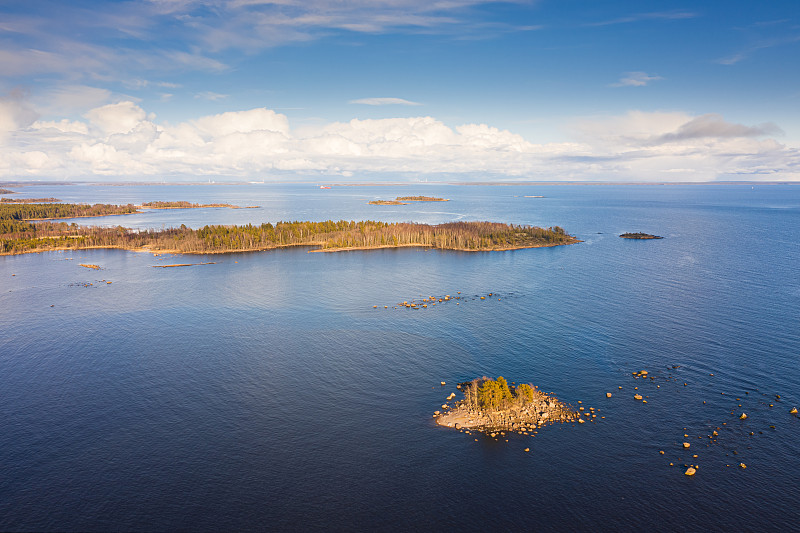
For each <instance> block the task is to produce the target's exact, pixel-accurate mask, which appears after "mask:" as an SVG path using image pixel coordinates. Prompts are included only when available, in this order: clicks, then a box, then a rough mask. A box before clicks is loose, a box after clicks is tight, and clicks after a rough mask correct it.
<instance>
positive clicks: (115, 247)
mask: <svg viewBox="0 0 800 533" xmlns="http://www.w3.org/2000/svg"><path fill="white" fill-rule="evenodd" d="M581 242H583V241H581V240H578V239H575V240H574V241H572V242H565V243H557V244H536V245H531V246H515V247H509V248H497V247H495V248H477V249H476V248H436V247H434V246H433V245H432V244H414V243H410V244H396V245H395V244H387V245H377V246H351V247H346V248H321V247H322V246H323V244H322V243H313V242H311V243H290V244H280V245H275V246H269V247H264V248H241V249H236V250H206V251H181V250H175V249H156V248H150V247H149V246H139V247H130V248H128V247H125V246H118V245H111V244H109V245H104V246H77V247H73V246H59V247H56V248H36V249H30V250H23V251H20V252H0V256H12V255H23V254H40V253H43V252H61V251H79V250H125V251H128V252H136V253H141V252H146V253H152V254H174V255H219V254H238V253H247V252H269V251H272V250H278V249H282V248H290V247H295V246H306V247H315V246H316V247H320V248H317V249H314V250H309V251H308V253H331V252H358V251H364V250H384V249H393V248H433V249H436V250H443V251H450V252H507V251H512V250H525V249H528V248H553V247H556V246H569V245H571V244H578V243H581Z"/></svg>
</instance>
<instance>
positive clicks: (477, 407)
mask: <svg viewBox="0 0 800 533" xmlns="http://www.w3.org/2000/svg"><path fill="white" fill-rule="evenodd" d="M457 388H458V389H459V390H461V392H463V393H464V398H463V399H462V400H456V401H455V402H453V404H452V405H450V404H444V405H442V410H441V411H436V412H435V413H434V417H435V418H436V423H437V424H439V425H440V426H445V427H449V428H453V429H459V430H472V431H480V432H484V433H489V434H492V433H494V432H498V431H511V432H518V433H521V434H523V435H527V434H528V432H530V431H533V430H535V429H536V428H540V427H542V426H546V425H548V424H553V423H559V422H581V423H583V422H584V419H583V418H581V415H584V414H585V415H586V416H589V417H591V416H592V415H591V414H590V413H583V412H582V411H576V410H575V409H573V408H572V407H571V406H569V405H568V404H565V403H564V402H562V401H560V400H559V399H558V398H556V397H555V396H553V395H552V394H548V393H545V392H542V391H540V390H539V389H537V388H536V387H535V386H534V385H530V384H527V383H521V384H519V385H514V384H513V383H512V384H511V385H509V383H508V381H506V379H505V378H504V377H503V376H500V377H499V378H497V380H493V379H491V378H487V377H486V376H484V377H482V378H476V379H473V380H472V381H467V382H465V383H459V384H458V385H457ZM455 397H456V393H451V394H450V396H448V397H447V399H448V401H451V400H453V399H455ZM581 409H583V408H581Z"/></svg>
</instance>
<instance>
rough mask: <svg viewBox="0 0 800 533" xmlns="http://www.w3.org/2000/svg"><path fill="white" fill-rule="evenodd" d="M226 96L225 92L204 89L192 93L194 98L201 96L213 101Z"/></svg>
mask: <svg viewBox="0 0 800 533" xmlns="http://www.w3.org/2000/svg"><path fill="white" fill-rule="evenodd" d="M228 96H229V95H227V94H220V93H215V92H211V91H205V92H202V93H197V94H196V95H194V97H195V98H202V99H203V100H211V101H212V102H215V101H217V100H224V99H226V98H227V97H228Z"/></svg>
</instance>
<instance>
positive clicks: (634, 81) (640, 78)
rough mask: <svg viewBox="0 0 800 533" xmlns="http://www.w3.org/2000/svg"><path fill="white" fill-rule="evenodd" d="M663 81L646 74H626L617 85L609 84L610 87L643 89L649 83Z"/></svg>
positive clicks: (658, 77)
mask: <svg viewBox="0 0 800 533" xmlns="http://www.w3.org/2000/svg"><path fill="white" fill-rule="evenodd" d="M663 79H664V78H662V77H661V76H651V75H649V74H647V73H646V72H640V71H637V72H626V73H625V75H624V76H622V78H620V80H619V81H618V82H617V83H613V84H611V87H644V86H645V85H647V84H648V83H650V82H651V81H658V80H663Z"/></svg>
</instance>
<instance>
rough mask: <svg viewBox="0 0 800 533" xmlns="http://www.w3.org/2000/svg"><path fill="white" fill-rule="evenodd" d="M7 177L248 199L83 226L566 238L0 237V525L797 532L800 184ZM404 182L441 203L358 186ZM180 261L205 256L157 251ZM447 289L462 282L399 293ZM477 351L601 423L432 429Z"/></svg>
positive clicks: (148, 195) (62, 189) (109, 190)
mask: <svg viewBox="0 0 800 533" xmlns="http://www.w3.org/2000/svg"><path fill="white" fill-rule="evenodd" d="M18 190H19V191H20V195H19V196H24V197H49V196H53V197H57V198H60V199H62V200H64V201H69V202H78V201H83V202H92V203H94V202H105V203H129V202H131V203H139V202H143V201H152V200H186V201H192V202H228V203H232V204H236V205H241V206H248V205H258V206H260V207H259V208H258V209H238V210H232V209H223V208H204V209H196V210H170V211H148V212H145V213H141V214H134V215H127V216H121V217H102V218H96V219H79V220H76V221H77V222H81V223H87V222H88V223H91V224H102V225H124V226H127V227H137V228H160V227H169V226H178V225H180V224H186V225H187V226H190V227H200V226H203V225H205V224H207V223H216V224H246V223H259V224H260V223H262V222H276V221H279V220H326V219H333V220H338V219H347V220H362V219H372V220H383V221H389V222H391V221H416V222H428V223H441V222H447V221H452V220H492V221H502V222H513V223H515V224H516V223H524V224H532V225H540V226H551V225H559V226H562V227H563V228H565V229H566V230H567V231H568V232H569V233H571V234H574V235H576V236H577V237H578V238H580V239H581V240H582V241H583V242H582V243H580V244H576V245H572V246H562V247H556V248H542V249H530V250H517V251H509V252H483V253H464V252H452V251H433V250H425V249H408V248H404V249H397V250H374V251H358V252H347V253H309V250H308V249H305V248H294V249H286V250H279V251H273V252H261V253H244V254H230V255H209V256H183V257H182V256H166V257H165V256H158V257H154V256H152V255H150V254H144V253H134V252H125V251H119V250H83V251H75V252H50V253H42V254H27V255H20V256H6V257H0V530H4V531H5V530H16V531H29V530H40V531H104V530H118V531H145V530H146V531H173V530H192V531H218V530H231V529H232V530H242V531H248V530H258V531H261V530H295V531H297V530H300V531H306V530H310V529H312V528H321V529H323V530H330V531H339V530H351V531H406V530H463V529H464V528H469V529H472V528H481V529H490V530H514V531H517V530H545V531H551V530H552V531H576V530H580V531H598V530H619V531H634V530H643V529H644V530H649V531H707V530H722V531H789V530H797V524H798V523H800V507H798V505H797V503H798V501H800V488H798V487H799V486H800V485H798V482H797V480H798V479H800V419H799V418H798V417H796V416H793V415H791V414H790V413H789V411H790V409H791V408H792V407H793V406H798V407H800V370H799V369H798V363H799V362H800V276H799V275H798V267H797V265H798V264H800V246H798V242H799V241H800V186H797V185H785V184H777V185H773V184H756V185H751V184H703V185H519V186H447V185H419V186H379V187H373V186H351V187H334V188H332V189H326V190H319V189H316V188H315V187H313V186H302V185H272V184H247V185H192V186H183V185H181V186H170V185H159V186H125V187H112V186H97V185H92V186H89V185H73V186H67V185H62V186H49V185H41V186H31V187H25V188H21V189H18ZM415 194H425V195H431V196H442V197H445V198H449V199H450V201H449V202H446V203H424V204H411V205H406V206H374V205H368V203H367V202H368V201H369V200H372V199H391V198H394V197H395V196H398V195H415ZM538 195H541V196H544V198H529V197H526V196H538ZM626 231H644V232H648V233H654V234H658V235H662V236H664V237H665V238H664V239H661V240H650V241H632V240H626V239H620V238H619V237H618V235H619V234H620V233H623V232H626ZM186 262H193V263H194V262H196V263H200V262H214V264H209V265H203V266H193V267H182V268H153V266H154V265H164V264H171V263H186ZM80 263H92V264H97V265H99V266H101V270H97V271H95V270H89V269H86V268H83V267H81V266H79V265H80ZM109 281H110V282H111V283H108V282H109ZM490 293H491V296H489V294H490ZM445 294H449V295H451V296H460V297H461V299H460V300H458V301H450V302H446V303H442V304H439V305H437V306H435V307H434V306H429V307H428V308H427V309H419V310H410V309H406V308H398V309H396V308H395V306H396V304H397V303H398V302H401V301H404V300H411V299H417V298H420V297H423V296H431V295H436V296H444V295H445ZM481 296H483V297H485V299H483V300H481V299H480V297H481ZM374 306H377V307H374ZM384 306H388V308H384ZM643 369H646V370H648V371H649V372H650V375H652V376H653V377H655V378H656V379H653V380H642V379H636V378H634V377H633V376H632V375H631V373H632V372H636V371H639V370H643ZM482 375H487V376H492V377H497V376H498V375H503V376H505V377H506V378H508V379H509V380H510V381H517V382H532V383H534V384H536V385H538V386H539V387H540V388H542V389H543V390H545V391H552V392H554V393H555V394H556V395H557V396H558V397H559V398H561V399H563V400H565V401H567V402H570V403H571V404H573V405H574V406H576V407H577V406H579V405H580V406H584V407H586V408H587V409H588V408H589V407H594V408H595V409H597V411H596V412H597V415H598V416H597V418H596V422H595V423H587V424H580V425H577V424H576V425H572V424H568V425H555V426H549V427H547V428H543V429H541V430H540V431H539V432H538V434H537V435H536V436H533V437H523V436H519V435H506V436H504V437H499V438H497V439H493V438H490V437H487V436H481V435H475V434H472V435H467V434H465V433H460V432H457V431H453V430H447V429H444V428H440V427H437V426H436V425H435V424H434V423H433V420H432V418H431V415H432V413H433V411H435V410H437V409H440V406H441V404H442V403H443V402H444V400H445V397H446V396H447V395H448V394H449V393H450V392H453V391H455V390H456V389H455V384H456V383H457V382H459V381H464V380H468V379H471V378H473V377H479V376H482ZM441 381H445V382H446V385H445V386H441V385H440V382H441ZM620 387H621V388H620ZM636 387H638V388H636ZM607 392H611V393H612V397H611V398H607V397H606V393H607ZM636 393H641V394H642V395H643V396H644V397H645V399H646V400H647V403H642V402H638V401H636V400H634V399H633V395H634V394H636ZM776 395H780V398H777V396H776ZM578 402H582V403H580V404H579V403H578ZM743 412H744V413H747V415H748V417H747V419H745V420H742V419H740V418H739V416H740V414H741V413H743ZM715 430H716V431H717V432H718V436H717V437H715V438H713V439H712V438H709V436H713V435H712V432H713V431H715ZM751 433H752V435H751ZM506 439H507V442H506ZM683 442H689V443H690V444H691V447H690V448H689V449H684V448H683V446H682V443H683ZM525 448H529V450H530V451H529V452H525V451H524V450H525ZM660 451H664V454H661V453H659V452H660ZM694 455H697V457H696V458H695V457H693V456H694ZM670 463H672V464H673V466H670ZM740 463H744V464H745V465H746V468H741V467H740V466H739V465H740ZM686 464H694V465H697V466H698V467H699V468H698V471H697V474H696V475H695V476H693V477H687V476H685V475H684V471H685V470H686V467H685V466H684V465H686Z"/></svg>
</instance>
